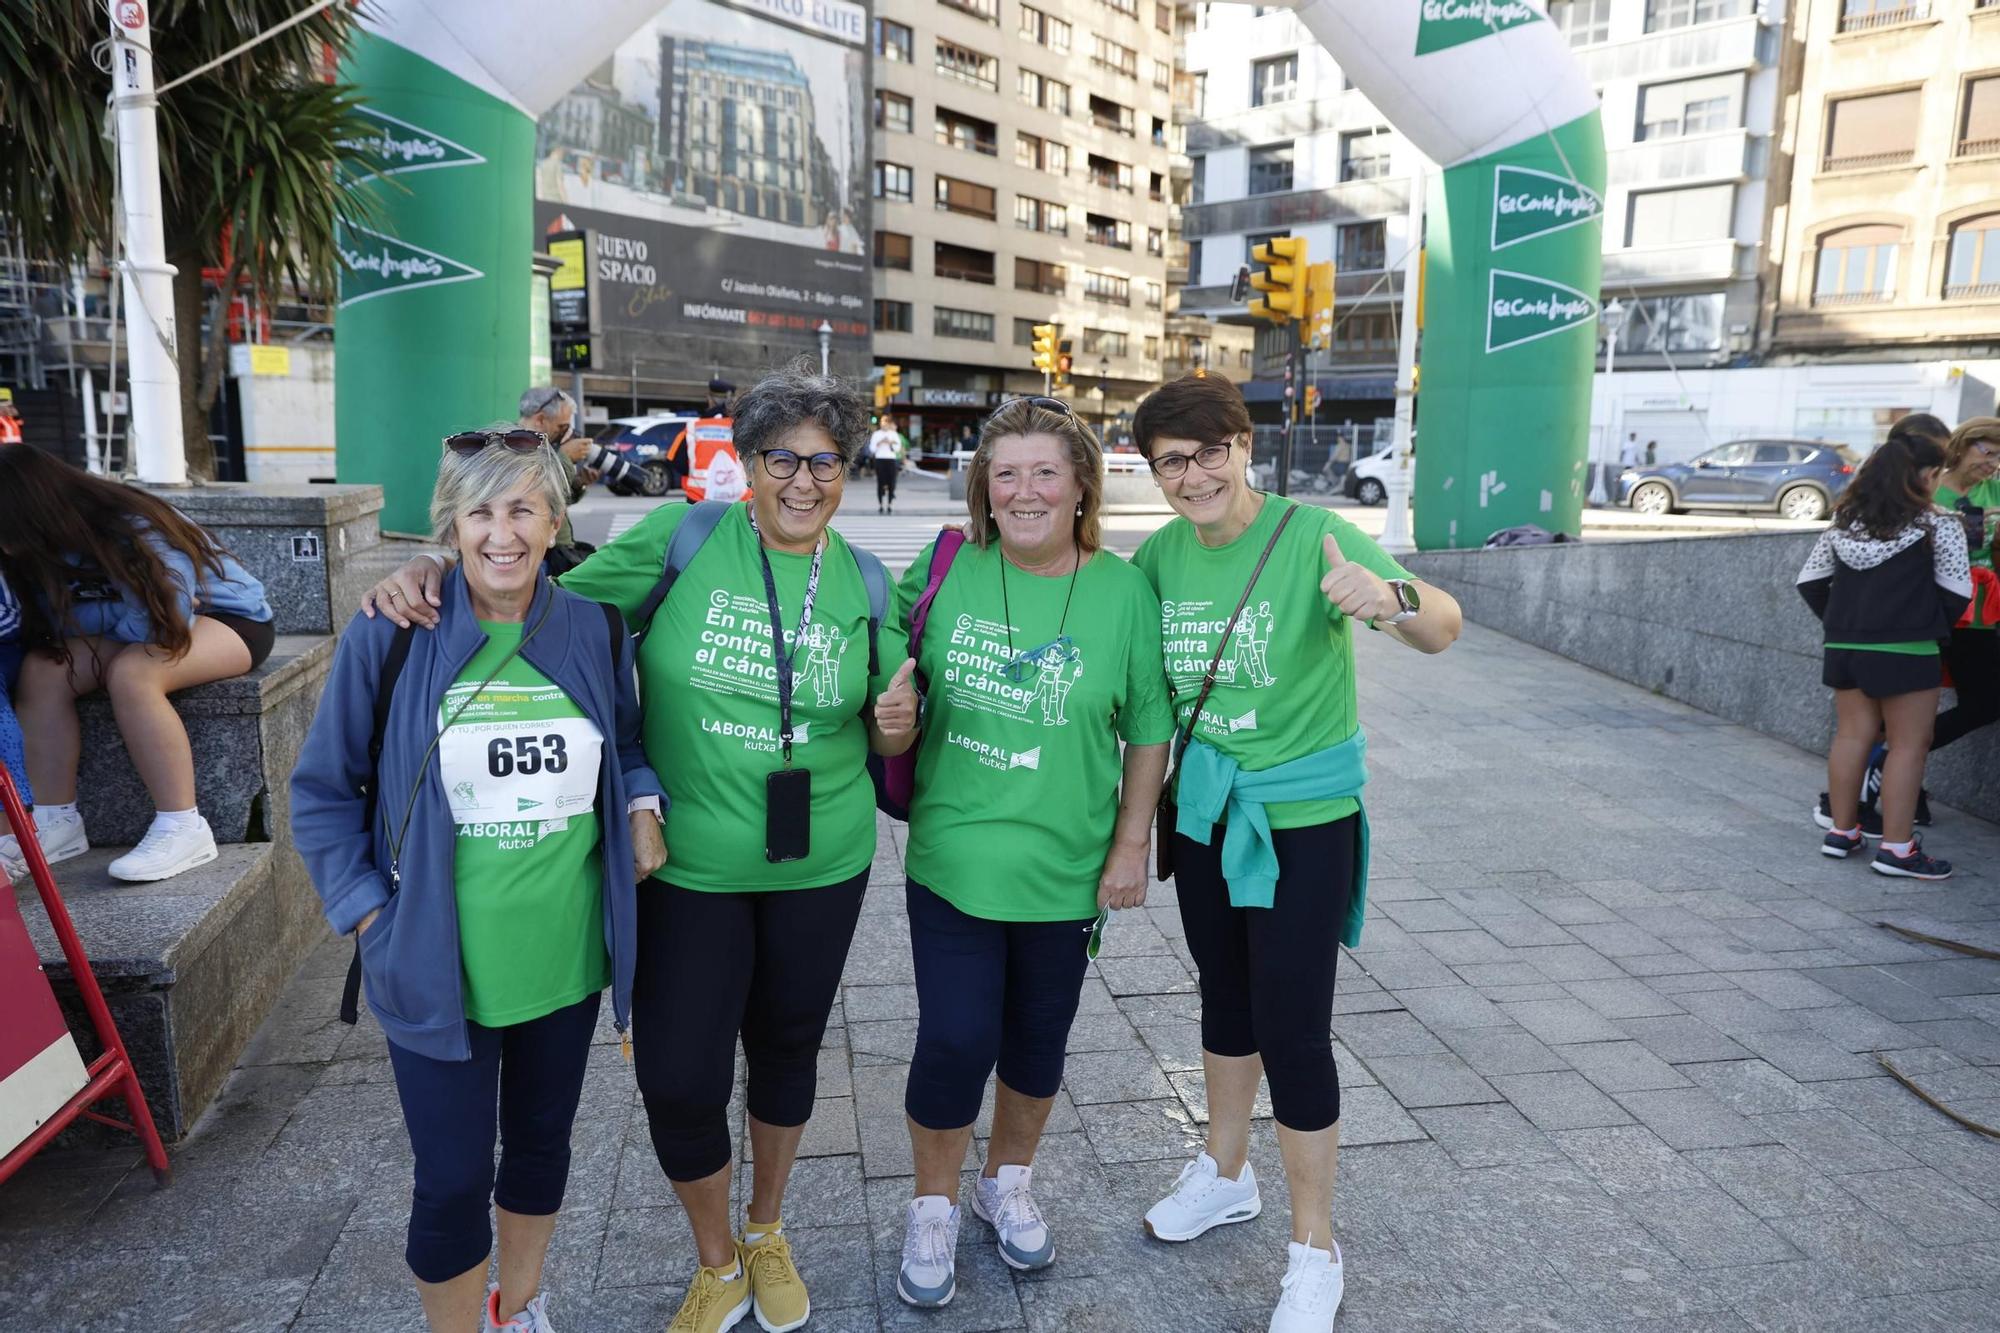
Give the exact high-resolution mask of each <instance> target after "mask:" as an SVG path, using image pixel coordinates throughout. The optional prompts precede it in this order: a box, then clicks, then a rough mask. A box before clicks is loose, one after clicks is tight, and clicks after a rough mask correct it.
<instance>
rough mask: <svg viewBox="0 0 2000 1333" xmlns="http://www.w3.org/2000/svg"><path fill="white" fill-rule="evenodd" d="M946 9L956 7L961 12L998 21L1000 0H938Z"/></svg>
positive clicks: (991, 21) (990, 20)
mask: <svg viewBox="0 0 2000 1333" xmlns="http://www.w3.org/2000/svg"><path fill="white" fill-rule="evenodd" d="M938 3H939V4H941V5H943V6H944V7H945V8H946V9H956V10H957V11H958V12H959V13H961V14H970V15H972V17H974V18H976V19H984V20H985V21H986V22H988V23H998V22H999V21H1000V0H938Z"/></svg>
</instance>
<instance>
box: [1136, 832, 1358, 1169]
mask: <svg viewBox="0 0 2000 1333" xmlns="http://www.w3.org/2000/svg"><path fill="white" fill-rule="evenodd" d="M1355 827H1356V821H1355V817H1354V816H1352V815H1350V816H1348V817H1347V818H1346V819H1339V820H1335V821H1334V822H1332V823H1330V824H1313V825H1310V826H1308V827H1306V828H1294V829H1277V830H1274V831H1273V833H1272V839H1273V841H1274V842H1276V844H1277V849H1278V887H1277V892H1276V893H1275V895H1274V896H1273V898H1272V900H1271V906H1269V907H1233V906H1231V905H1230V902H1229V885H1228V882H1227V881H1225V880H1224V879H1223V877H1222V829H1221V828H1220V827H1217V829H1216V830H1215V834H1214V841H1213V842H1212V843H1211V844H1209V845H1208V846H1203V845H1202V844H1201V843H1198V842H1196V841H1194V840H1193V839H1192V838H1189V837H1186V836H1185V835H1182V834H1178V833H1177V834H1175V835H1174V838H1175V842H1174V856H1175V858H1176V864H1177V866H1178V867H1179V868H1178V870H1177V871H1176V873H1175V876H1174V880H1175V884H1176V886H1177V888H1178V889H1179V896H1180V904H1181V924H1182V925H1183V926H1185V927H1186V928H1187V946H1188V952H1190V953H1192V954H1193V955H1194V962H1195V968H1196V969H1197V970H1198V971H1199V972H1200V974H1201V1045H1202V1049H1203V1050H1206V1051H1210V1052H1213V1053H1214V1054H1216V1055H1262V1056H1263V1057H1264V1074H1265V1076H1266V1077H1267V1078H1268V1079H1270V1081H1271V1109H1272V1112H1273V1113H1274V1114H1275V1115H1276V1117H1277V1120H1278V1123H1279V1124H1281V1125H1283V1126H1285V1128H1287V1129H1296V1130H1300V1131H1302V1132H1306V1133H1310V1132H1312V1131H1314V1130H1320V1129H1325V1128H1326V1127H1327V1126H1329V1125H1331V1124H1333V1123H1335V1122H1336V1121H1338V1120H1339V1119H1340V1074H1339V1072H1338V1071H1337V1070H1335V1069H1334V1067H1333V973H1334V966H1335V964H1336V963H1337V962H1338V961H1339V959H1340V929H1341V924H1342V922H1343V921H1344V920H1345V919H1346V915H1347V899H1348V895H1349V894H1350V893H1352V892H1353V888H1354V838H1355Z"/></svg>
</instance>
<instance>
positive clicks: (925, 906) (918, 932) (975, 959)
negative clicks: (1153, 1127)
mask: <svg viewBox="0 0 2000 1333" xmlns="http://www.w3.org/2000/svg"><path fill="white" fill-rule="evenodd" d="M906 898H907V901H908V904H909V914H910V952H911V954H912V955H913V956H914V958H915V961H916V968H917V1050H916V1054H915V1056H914V1057H912V1059H911V1061H910V1081H909V1085H908V1087H907V1089H906V1090H905V1092H904V1095H903V1109H904V1110H906V1111H908V1112H909V1115H910V1119H912V1120H914V1121H916V1122H917V1123H918V1124H920V1125H922V1126H923V1127H924V1128H925V1129H959V1128H962V1127H963V1126H966V1125H969V1124H971V1123H972V1122H973V1121H974V1120H977V1119H978V1118H979V1103H980V1100H981V1098H982V1097H984V1095H985V1092H986V1079H987V1077H988V1075H990V1074H992V1073H993V1070H994V1066H995V1065H996V1064H997V1065H998V1066H999V1069H1000V1081H1001V1082H1002V1083H1005V1084H1006V1085H1007V1086H1008V1087H1009V1088H1012V1089H1013V1090H1014V1091H1015V1092H1018V1093H1020V1094H1021V1095H1022V1096H1024V1097H1053V1096H1055V1095H1056V1090H1057V1089H1058V1088H1060V1087H1061V1086H1062V1074H1063V1051H1064V1049H1065V1048H1066V1047H1067V1046H1068V1045H1069V1029H1070V1024H1071V1023H1072V1022H1073V1021H1075V1019H1076V1006H1077V1002H1078V999H1079V997H1080V996H1081V994H1082V991H1083V974H1084V971H1085V969H1086V968H1087V967H1088V966H1089V963H1090V958H1089V955H1088V954H1087V953H1086V948H1087V946H1088V945H1089V943H1090V927H1091V924H1092V922H1093V921H1094V920H1095V919H1096V918H1094V917H1086V918H1084V919H1082V920H1080V921H988V920H986V919H984V918H983V917H976V916H968V915H967V914H966V913H964V912H961V911H959V910H958V909H957V908H956V907H954V906H952V905H951V904H950V903H948V902H946V901H945V900H944V899H943V898H941V897H939V896H938V895H937V894H935V893H932V892H931V891H930V890H929V889H927V888H925V887H924V886H923V885H921V884H919V883H917V882H916V881H915V880H911V881H910V882H909V886H908V888H907V890H906Z"/></svg>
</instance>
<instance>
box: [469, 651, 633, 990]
mask: <svg viewBox="0 0 2000 1333" xmlns="http://www.w3.org/2000/svg"><path fill="white" fill-rule="evenodd" d="M479 627H480V628H481V629H483V630H484V631H486V646H485V647H483V648H481V649H480V650H479V652H478V653H477V654H475V655H474V656H473V659H472V661H470V662H469V663H467V664H466V667H465V670H464V672H463V673H462V674H461V675H460V676H459V678H458V682H457V683H456V684H454V685H453V686H452V687H451V688H450V689H449V690H447V691H445V696H444V702H443V703H442V704H440V705H439V707H438V724H439V725H440V726H443V725H444V723H445V722H446V720H447V719H451V718H453V716H454V714H456V718H455V720H453V721H452V722H451V726H450V727H449V728H448V729H447V730H446V731H445V733H444V736H443V738H442V739H441V740H440V741H439V742H438V765H439V770H440V771H441V772H442V773H443V775H444V783H445V788H446V791H447V793H448V798H449V800H450V802H451V808H452V818H453V820H454V822H455V823H456V825H457V832H458V836H457V838H456V839H455V841H454V843H453V848H452V873H453V875H454V876H455V879H456V889H457V897H458V949H459V956H460V959H461V961H462V966H463V968H464V972H465V1016H466V1017H467V1018H469V1019H471V1020H472V1021H473V1022H475V1023H479V1024H482V1025H483V1026H486V1027H505V1026H507V1025H508V1024H510V1023H525V1022H527V1021H528V1020H529V1019H532V1018H540V1017H541V1016H542V1015H543V1014H548V1013H553V1012H555V1011H556V1010H558V1009H561V1008H563V1007H564V1006H565V1005H571V1004H575V1003H576V1002H577V1001H578V1000H581V999H583V998H584V997H585V996H586V995H592V994H595V993H596V992H598V991H601V990H603V989H604V988H605V987H606V986H607V985H609V984H610V982H611V957H610V955H609V954H608V953H606V952H605V947H604V869H603V857H602V853H601V850H600V844H601V842H602V841H603V827H602V825H601V824H600V823H599V816H600V815H601V813H602V812H601V811H599V810H598V809H597V808H596V806H597V786H598V768H599V765H600V764H601V763H602V761H603V747H604V738H603V735H602V733H600V732H599V731H598V730H597V728H596V726H594V725H593V724H592V723H591V722H590V720H589V719H588V718H586V717H585V716H584V714H583V710H582V709H581V708H579V707H577V706H576V704H575V702H573V701H572V700H571V699H570V697H569V696H568V695H567V694H565V693H563V691H562V688H561V687H560V686H558V685H556V684H554V683H553V682H551V681H550V680H549V678H548V677H547V676H544V675H543V674H542V673H541V672H539V671H537V670H535V668H534V667H532V666H529V665H528V663H527V662H526V661H524V660H523V659H521V658H520V657H518V656H517V657H515V658H514V660H513V661H511V662H509V663H507V665H506V666H505V667H504V668H501V670H500V674H499V675H498V676H497V677H495V678H494V680H493V683H492V684H490V685H487V686H486V688H485V689H483V690H482V689H480V688H479V687H480V685H481V684H482V683H484V682H485V680H486V678H487V677H488V676H491V675H492V674H493V672H494V669H495V668H498V667H500V662H501V659H502V658H504V657H505V656H506V655H507V653H508V651H509V650H511V649H512V648H513V647H514V646H515V645H516V644H518V643H519V642H520V641H521V626H520V625H519V624H496V623H493V622H490V621H484V620H482V621H480V622H479ZM468 699H470V702H469V703H468V702H466V700H468ZM461 703H465V707H464V709H463V710H462V711H461V710H460V708H459V705H460V704H461ZM619 814H620V817H622V816H623V812H622V811H620V812H619Z"/></svg>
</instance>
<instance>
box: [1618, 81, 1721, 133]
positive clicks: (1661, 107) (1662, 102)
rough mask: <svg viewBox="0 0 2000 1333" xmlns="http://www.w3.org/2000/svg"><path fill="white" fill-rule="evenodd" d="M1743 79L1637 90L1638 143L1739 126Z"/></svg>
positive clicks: (1684, 82)
mask: <svg viewBox="0 0 2000 1333" xmlns="http://www.w3.org/2000/svg"><path fill="white" fill-rule="evenodd" d="M1742 102H1743V76H1742V75H1741V74H1717V75H1713V76H1711V77H1709V78H1706V79H1682V80H1680V81H1679V82H1677V83H1655V84H1650V85H1647V86H1645V87H1642V88H1640V89H1639V133H1638V138H1639V139H1640V141H1642V142H1643V141H1646V140H1651V139H1679V138H1682V137H1684V136H1686V135H1690V134H1707V133H1710V132H1711V131H1714V130H1732V129H1735V128H1737V127H1738V126H1739V125H1740V124H1741V123H1742V111H1741V107H1742Z"/></svg>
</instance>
